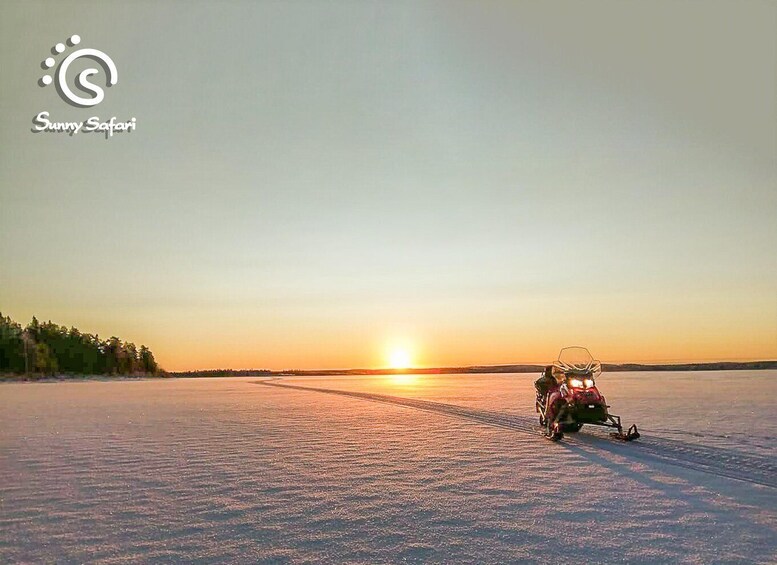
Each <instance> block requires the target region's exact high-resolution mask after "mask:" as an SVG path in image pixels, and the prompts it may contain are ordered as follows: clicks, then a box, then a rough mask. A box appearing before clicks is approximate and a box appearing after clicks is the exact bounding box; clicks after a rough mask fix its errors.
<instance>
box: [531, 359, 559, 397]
mask: <svg viewBox="0 0 777 565" xmlns="http://www.w3.org/2000/svg"><path fill="white" fill-rule="evenodd" d="M558 386H559V385H558V381H557V380H556V377H554V376H553V365H548V366H547V367H545V370H544V371H543V372H542V376H541V377H540V378H539V379H537V380H536V381H534V388H536V389H537V394H538V395H539V396H540V397H541V398H542V399H543V400H547V398H548V395H549V394H550V392H551V391H552V390H553V389H555V388H558Z"/></svg>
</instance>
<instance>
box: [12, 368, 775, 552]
mask: <svg viewBox="0 0 777 565" xmlns="http://www.w3.org/2000/svg"><path fill="white" fill-rule="evenodd" d="M535 377H536V376H535V375H477V376H474V375H435V376H431V375H425V376H417V377H407V376H405V377H401V378H395V377H359V378H306V379H302V378H286V379H281V380H274V381H271V382H270V383H269V384H272V385H294V386H302V387H308V388H311V387H312V388H317V389H325V390H326V391H330V392H321V391H314V390H299V389H292V388H285V387H279V386H265V385H264V384H263V383H266V380H264V379H258V378H256V377H251V378H232V379H178V380H164V381H163V380H148V381H120V382H78V383H75V382H73V383H51V384H5V385H2V386H0V468H2V474H1V475H0V496H1V497H2V500H1V502H0V562H53V561H56V562H86V561H90V562H91V561H101V562H104V563H114V562H123V563H126V562H136V561H162V562H169V561H186V562H191V561H196V562H251V563H254V562H265V563H270V562H272V563H276V562H281V563H282V562H294V563H306V562H307V563H312V562H317V563H318V562H333V563H380V562H421V561H423V562H454V561H455V562H494V563H495V562H516V561H518V562H526V563H557V562H566V563H619V562H623V563H705V564H706V563H754V562H755V563H774V562H777V457H776V456H777V448H776V447H775V442H774V440H773V439H772V438H773V437H774V436H775V432H777V429H775V428H777V418H776V417H775V416H777V403H775V401H774V398H775V396H776V395H777V372H776V371H755V372H728V373H723V372H716V373H713V372H710V373H623V374H618V373H612V374H605V375H603V376H602V377H601V378H600V379H599V385H600V387H601V388H602V390H603V392H604V393H605V394H606V395H607V397H608V400H609V402H610V404H611V405H612V406H613V411H614V412H615V413H617V414H620V415H621V416H623V418H624V423H627V424H630V423H632V422H636V423H638V424H639V425H640V428H641V430H642V431H643V437H642V438H641V439H640V440H638V441H637V442H634V443H632V444H624V443H619V442H614V441H612V440H610V439H609V438H607V436H606V433H604V432H599V431H596V430H593V431H588V428H584V429H583V431H582V432H581V433H580V434H577V435H576V436H573V435H568V436H567V437H566V438H565V439H564V441H563V442H561V443H559V444H554V443H551V442H549V441H547V440H545V439H543V438H541V437H540V436H539V434H538V432H537V429H536V423H535V422H536V417H535V414H534V412H533V389H532V381H533V380H534V378H535ZM343 391H344V392H345V394H343Z"/></svg>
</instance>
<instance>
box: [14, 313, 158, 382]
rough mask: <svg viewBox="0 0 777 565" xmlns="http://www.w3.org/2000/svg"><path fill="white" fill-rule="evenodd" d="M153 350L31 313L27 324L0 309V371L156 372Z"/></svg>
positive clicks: (50, 373)
mask: <svg viewBox="0 0 777 565" xmlns="http://www.w3.org/2000/svg"><path fill="white" fill-rule="evenodd" d="M158 373H160V369H159V366H158V365H157V363H156V361H155V360H154V354H153V353H152V352H151V350H150V349H149V348H148V347H146V346H145V345H141V346H140V347H139V348H138V347H137V346H136V345H135V344H134V343H132V342H129V341H122V340H121V339H119V338H118V337H116V336H112V337H110V338H108V339H101V338H100V337H99V336H98V335H96V334H89V333H81V332H80V331H79V330H78V329H77V328H74V327H71V328H70V329H68V328H67V327H65V326H60V325H58V324H55V323H53V322H51V321H50V320H49V321H48V322H43V323H40V322H39V321H38V319H37V318H35V317H34V316H33V318H32V321H31V322H30V323H29V324H27V327H22V326H21V324H19V323H18V322H15V321H14V320H12V319H11V318H10V317H8V316H4V315H3V314H2V313H1V312H0V375H1V374H17V375H20V374H25V375H32V376H53V375H136V376H141V375H156V374H158Z"/></svg>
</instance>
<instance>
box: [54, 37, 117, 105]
mask: <svg viewBox="0 0 777 565" xmlns="http://www.w3.org/2000/svg"><path fill="white" fill-rule="evenodd" d="M80 42H81V37H80V36H78V35H72V36H70V39H68V44H70V45H71V46H75V45H78V44H79V43H80ZM64 51H65V45H64V44H63V43H57V44H56V45H55V46H54V48H53V49H52V52H53V53H64ZM82 57H85V58H89V59H93V60H94V61H96V62H98V63H100V64H101V65H102V67H103V68H104V69H105V71H106V72H107V75H108V80H107V86H113V85H115V84H116V83H117V82H118V80H119V72H118V70H116V65H115V64H114V62H113V60H112V59H111V58H110V57H109V56H108V55H106V54H105V53H103V52H102V51H100V50H99V49H88V48H87V49H79V50H78V51H73V52H72V53H71V54H70V55H68V56H67V57H65V59H64V60H63V61H62V63H60V65H59V67H58V68H57V71H56V77H57V79H56V87H57V92H58V93H59V95H60V97H61V98H62V99H63V100H64V101H65V102H68V103H69V104H72V105H73V106H80V107H89V106H96V105H97V104H99V103H100V102H102V101H103V99H104V98H105V91H104V90H103V89H102V87H100V86H99V85H97V84H94V83H93V82H90V81H89V77H91V76H93V75H96V74H97V73H98V72H99V70H98V69H85V70H83V71H81V72H80V73H79V74H78V76H77V77H76V84H77V85H78V87H79V88H80V89H81V90H83V91H85V92H90V93H92V94H94V96H93V97H91V98H85V97H83V96H79V95H78V94H76V93H75V92H73V90H72V89H71V88H70V85H69V84H68V83H67V71H68V69H69V68H70V65H71V63H72V62H73V61H75V60H76V59H80V58H82ZM55 64H56V61H55V60H54V58H53V57H48V58H47V59H46V60H45V61H43V65H42V66H43V67H44V68H46V69H50V68H51V67H53V66H54V65H55ZM52 82H53V79H52V78H51V76H50V75H45V76H44V77H43V78H41V79H40V85H41V86H48V85H50V84H51V83H52Z"/></svg>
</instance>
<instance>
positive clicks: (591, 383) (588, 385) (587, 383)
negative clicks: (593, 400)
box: [583, 379, 594, 388]
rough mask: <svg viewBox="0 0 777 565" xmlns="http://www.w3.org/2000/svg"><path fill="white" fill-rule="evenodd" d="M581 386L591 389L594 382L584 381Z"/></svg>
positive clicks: (590, 380) (591, 380)
mask: <svg viewBox="0 0 777 565" xmlns="http://www.w3.org/2000/svg"><path fill="white" fill-rule="evenodd" d="M583 384H584V385H585V388H591V387H592V386H594V380H593V379H585V380H584V381H583Z"/></svg>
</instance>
